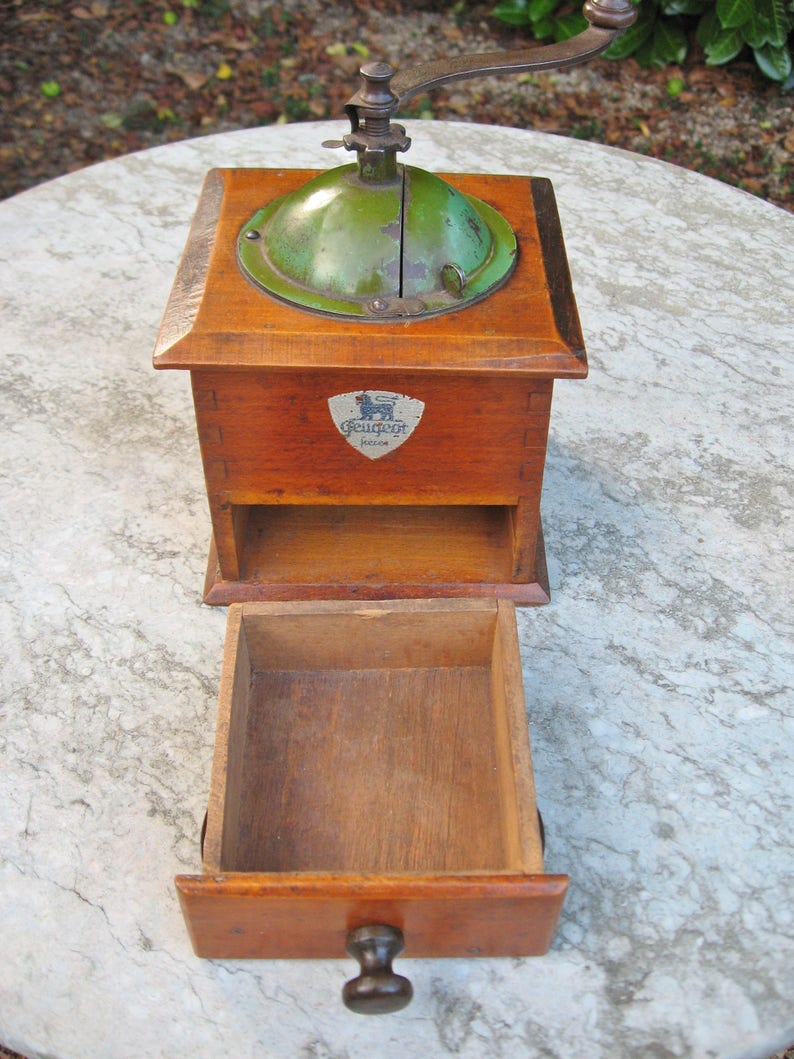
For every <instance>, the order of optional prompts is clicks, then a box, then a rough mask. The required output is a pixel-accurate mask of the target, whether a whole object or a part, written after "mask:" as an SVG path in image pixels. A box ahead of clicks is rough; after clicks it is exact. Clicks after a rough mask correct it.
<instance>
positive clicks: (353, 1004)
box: [342, 923, 414, 1015]
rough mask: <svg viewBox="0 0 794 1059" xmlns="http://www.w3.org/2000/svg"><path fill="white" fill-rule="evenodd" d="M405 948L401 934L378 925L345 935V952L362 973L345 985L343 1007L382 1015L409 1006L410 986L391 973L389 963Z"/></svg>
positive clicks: (395, 929) (394, 929)
mask: <svg viewBox="0 0 794 1059" xmlns="http://www.w3.org/2000/svg"><path fill="white" fill-rule="evenodd" d="M403 947H404V942H403V935H402V931H401V930H398V929H397V927H389V926H385V925H383V924H381V923H378V924H373V925H368V926H364V927H356V928H355V930H351V931H350V933H349V934H348V936H347V951H348V953H349V955H350V956H352V957H353V959H354V960H358V962H359V964H360V965H361V973H360V974H359V975H358V976H357V977H356V978H351V979H350V981H349V982H346V983H345V986H344V989H343V990H342V999H343V1000H344V1002H345V1006H346V1007H348V1008H349V1009H350V1010H351V1011H355V1012H357V1013H358V1014H359V1015H385V1014H388V1013H389V1012H392V1011H400V1010H402V1008H404V1007H405V1006H406V1005H407V1004H410V1002H411V997H412V996H413V995H414V990H413V986H412V985H411V983H410V982H409V981H408V979H407V978H404V977H403V976H402V975H401V974H395V973H394V971H393V970H392V966H391V965H392V960H393V959H394V958H395V956H398V955H399V954H400V953H401V952H402V950H403Z"/></svg>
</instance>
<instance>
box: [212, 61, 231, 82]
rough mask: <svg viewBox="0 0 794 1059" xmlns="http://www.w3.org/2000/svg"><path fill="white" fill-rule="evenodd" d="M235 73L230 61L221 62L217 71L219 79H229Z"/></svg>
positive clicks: (216, 74)
mask: <svg viewBox="0 0 794 1059" xmlns="http://www.w3.org/2000/svg"><path fill="white" fill-rule="evenodd" d="M233 74H234V70H232V68H231V66H229V64H228V63H221V64H220V66H219V67H218V69H217V70H216V71H215V76H216V78H217V79H218V80H219V81H228V80H229V78H230V77H232V76H233Z"/></svg>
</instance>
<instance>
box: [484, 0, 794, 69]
mask: <svg viewBox="0 0 794 1059" xmlns="http://www.w3.org/2000/svg"><path fill="white" fill-rule="evenodd" d="M633 2H634V3H635V4H636V5H637V7H638V8H639V11H638V17H637V21H636V22H635V23H634V25H633V26H630V27H629V29H627V30H626V32H625V33H623V34H622V36H620V37H618V39H617V40H616V41H615V42H614V44H612V46H611V47H610V48H609V49H608V50H607V52H606V54H607V56H608V57H609V58H611V59H624V58H626V57H627V56H629V55H632V56H634V58H635V59H636V60H637V62H638V63H639V64H640V65H641V66H656V67H659V68H661V67H663V66H666V65H668V64H669V63H673V64H675V63H680V62H683V60H684V59H685V58H686V55H687V52H688V51H689V45H690V41H691V39H692V36H693V34H694V37H695V39H697V41H698V43H699V44H700V46H701V47H702V49H703V53H704V55H705V59H706V63H707V64H708V65H710V66H720V65H722V64H723V63H728V62H730V61H731V60H732V59H735V58H737V56H739V55H741V54H745V53H748V52H749V53H751V54H752V55H753V56H754V58H755V61H756V64H757V65H758V68H759V69H760V70H761V72H762V73H763V74H764V75H765V76H766V77H769V78H771V79H772V80H773V81H778V82H779V83H780V84H782V85H783V87H784V88H794V72H792V71H793V70H794V61H793V57H794V0H633ZM493 13H494V15H496V17H497V18H500V19H501V20H502V21H503V22H508V23H510V25H513V26H526V27H528V28H529V29H530V30H531V31H532V33H533V35H534V36H535V37H536V38H537V39H538V40H546V39H553V40H557V41H559V40H566V39H567V38H568V37H571V36H573V35H574V34H575V33H579V32H580V31H581V30H582V29H584V27H585V26H586V24H587V23H586V22H585V20H584V18H583V17H582V15H580V14H579V12H578V9H576V8H574V7H572V6H571V4H570V3H568V2H566V0H498V2H497V4H496V6H495V7H494V9H493Z"/></svg>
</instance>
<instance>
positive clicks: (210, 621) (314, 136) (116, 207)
mask: <svg viewBox="0 0 794 1059" xmlns="http://www.w3.org/2000/svg"><path fill="white" fill-rule="evenodd" d="M340 128H341V124H340V123H329V124H315V125H298V126H285V127H272V128H267V129H258V130H250V131H245V132H237V133H230V134H224V135H220V136H211V137H207V138H206V139H201V140H194V141H189V142H184V143H179V144H174V145H170V146H167V147H160V148H157V149H154V150H151V151H147V152H144V153H142V154H138V155H132V156H128V157H125V158H121V159H117V160H114V161H111V162H106V163H103V164H101V165H97V166H95V167H93V168H90V169H87V170H83V171H81V172H78V173H74V174H71V175H69V176H65V177H62V178H60V179H58V180H55V181H53V182H51V183H49V184H45V185H43V186H41V187H38V188H35V189H33V190H32V191H29V192H26V193H24V194H22V195H19V196H17V197H16V198H13V199H10V200H8V201H6V202H3V203H2V204H0V220H1V221H2V231H3V233H4V235H3V247H2V254H3V276H2V286H1V287H0V289H2V301H1V302H0V304H1V306H2V307H1V308H0V314H1V317H0V318H1V319H2V328H1V329H0V342H1V343H2V357H3V361H2V363H3V371H2V380H1V389H2V429H3V442H2V450H1V455H2V466H3V477H2V482H1V485H0V488H2V504H1V505H0V519H2V531H1V534H0V540H2V547H0V552H1V553H2V577H3V593H2V596H3V602H2V609H1V610H0V614H1V615H2V617H1V618H0V621H1V623H2V624H1V625H0V629H1V630H2V635H1V636H0V642H1V643H2V654H3V664H2V677H1V678H0V679H1V680H2V718H3V719H2V745H3V767H2V770H0V799H1V803H2V806H3V808H2V812H1V813H0V833H1V837H0V849H1V850H2V863H1V864H0V918H1V921H2V923H3V929H2V938H3V949H2V956H3V958H2V960H1V961H0V982H1V983H2V986H1V987H0V1040H2V1041H3V1042H4V1043H6V1044H7V1045H9V1046H11V1047H13V1048H15V1049H17V1050H20V1051H22V1052H23V1053H25V1054H27V1055H34V1054H35V1055H39V1054H46V1055H47V1056H51V1057H56V1059H70V1057H72V1059H93V1057H97V1059H116V1057H134V1059H144V1057H154V1056H163V1057H168V1059H181V1057H185V1059H188V1057H190V1059H193V1057H195V1056H203V1055H206V1056H210V1055H231V1056H234V1057H235V1059H245V1057H252V1059H253V1057H257V1059H261V1057H263V1056H266V1057H271V1056H272V1057H281V1056H285V1057H297V1056H302V1057H322V1056H327V1057H331V1056H340V1057H341V1056H345V1057H347V1059H353V1057H356V1056H364V1055H377V1056H382V1057H388V1056H406V1055H410V1056H422V1057H425V1056H443V1055H456V1056H464V1057H466V1056H488V1057H491V1056H493V1057H501V1056H505V1057H510V1059H513V1057H515V1056H522V1057H538V1059H540V1057H544V1059H548V1057H551V1056H559V1057H565V1059H572V1057H578V1056H588V1059H601V1057H603V1059H615V1057H623V1056H637V1057H642V1059H647V1057H651V1056H658V1057H661V1056H676V1057H677V1056H693V1057H703V1059H706V1057H709V1059H711V1057H720V1059H723V1057H724V1059H728V1057H737V1059H738V1057H740V1056H741V1057H747V1059H750V1057H758V1059H765V1057H766V1056H768V1055H770V1054H771V1053H772V1052H773V1051H775V1050H776V1049H777V1048H779V1047H781V1046H783V1045H784V1044H786V1043H789V1042H791V1041H792V1040H794V1002H793V1001H792V997H794V941H793V940H792V939H793V937H794V902H792V894H794V852H793V851H792V840H791V836H792V833H794V817H793V816H792V795H793V794H794V779H793V778H792V777H793V775H794V770H792V768H791V745H792V738H793V737H794V720H793V719H792V713H793V712H794V710H793V700H794V694H792V683H794V681H792V673H793V672H794V664H793V662H792V639H791V605H792V598H793V597H794V592H793V591H792V575H791V569H792V566H791V545H792V529H791V509H792V505H791V482H792V477H791V426H790V424H791V417H790V412H791V394H792V392H793V391H794V356H792V345H793V344H794V342H793V339H792V318H794V304H792V282H791V281H792V276H791V260H792V240H793V238H794V217H791V216H789V215H787V214H786V213H784V212H782V211H780V210H778V209H776V208H774V207H772V206H769V205H767V204H766V203H763V202H760V201H758V200H756V199H754V198H752V197H750V196H749V195H746V194H744V193H742V192H739V191H736V190H734V189H731V188H728V187H726V186H723V185H721V184H718V183H715V182H713V181H711V180H708V179H706V178H704V177H700V176H698V175H696V174H692V173H689V172H686V171H684V170H681V169H677V168H674V167H672V166H668V165H665V164H663V163H660V162H656V161H652V160H648V159H645V158H642V157H638V156H634V155H631V154H627V153H623V152H620V151H617V150H614V149H609V148H604V147H600V146H595V145H592V144H588V143H581V142H577V141H573V140H564V139H559V138H555V137H550V136H545V135H538V134H532V133H526V132H522V131H517V130H512V129H497V128H489V127H482V126H476V125H462V124H460V125H457V124H435V123H432V122H414V123H412V124H411V125H410V128H409V132H410V133H411V135H412V136H413V139H414V146H413V148H412V151H411V156H410V161H411V163H412V164H414V165H419V166H422V167H424V168H428V169H436V170H445V171H447V172H454V171H477V172H489V171H490V172H496V173H532V174H535V175H543V176H549V177H551V179H552V181H553V183H554V186H555V190H556V193H557V197H558V201H559V206H560V213H561V216H562V222H563V228H564V232H565V238H566V244H567V249H568V254H569V258H570V261H571V268H572V273H573V279H574V289H575V291H576V295H577V299H578V303H579V309H580V314H581V317H582V324H583V328H584V333H585V337H586V341H587V345H588V353H589V359H590V366H591V373H590V378H589V379H588V380H587V381H586V382H584V383H581V382H571V383H566V382H561V383H558V385H557V387H556V398H555V405H554V409H553V411H552V431H551V437H550V442H549V457H548V465H547V471H546V478H545V484H544V524H545V529H546V547H547V553H548V556H549V565H550V579H551V588H552V602H551V604H550V605H549V606H547V607H543V608H527V609H523V610H521V611H520V612H519V634H520V642H521V648H522V659H523V663H524V676H525V684H526V697H527V708H528V716H529V721H530V731H531V735H532V740H533V756H534V763H535V778H536V783H537V789H538V796H539V804H540V806H541V809H542V812H543V816H544V819H545V822H546V828H547V834H548V842H547V851H546V867H547V871H549V872H565V873H567V874H569V875H570V877H571V889H570V893H569V896H568V899H567V902H566V905H565V907H564V910H563V915H562V919H561V923H560V927H559V930H558V932H557V935H556V938H555V941H554V943H553V946H552V950H551V952H550V953H549V954H548V955H547V956H545V957H542V958H539V959H522V960H476V959H472V960H460V961H458V960H408V959H404V960H401V961H400V963H402V968H403V971H404V973H407V974H408V975H409V977H410V978H411V979H412V980H413V983H414V987H415V993H416V996H415V999H414V1001H413V1003H412V1004H411V1006H409V1007H408V1008H407V1009H406V1010H405V1011H403V1012H402V1013H400V1014H398V1015H392V1016H382V1017H380V1018H375V1019H362V1018H361V1017H360V1016H356V1015H353V1014H350V1013H348V1012H347V1011H346V1010H345V1009H344V1008H343V1006H342V1004H341V1001H340V999H339V989H340V987H341V985H342V983H343V981H344V980H345V979H346V978H348V977H350V976H351V975H352V974H353V973H354V972H355V969H356V968H355V965H354V964H353V963H352V961H344V960H340V961H327V962H323V961H317V962H291V961H272V962H267V961H254V962H243V961H238V962H210V961H201V960H198V959H197V958H196V957H194V956H193V954H192V951H191V948H190V944H189V941H188V937H187V934H186V931H185V928H184V924H183V921H182V917H181V915H180V912H179V908H178V905H177V900H176V895H175V892H174V887H173V881H172V880H173V876H174V874H176V873H178V872H195V871H198V870H199V868H200V855H199V847H198V834H199V828H200V824H201V819H202V816H203V813H204V808H205V804H206V797H207V789H208V783H209V772H210V759H211V753H212V745H213V735H214V733H213V727H214V715H215V706H216V695H217V685H218V679H219V673H220V660H221V654H222V645H223V633H224V626H225V612H224V610H223V609H211V608H207V607H204V606H203V605H202V604H201V586H202V582H203V574H204V565H205V560H206V547H207V541H208V534H209V519H208V514H207V509H206V500H205V493H204V486H203V480H202V473H201V461H200V457H199V452H198V446H197V444H196V439H195V431H194V422H193V411H192V405H191V399H190V394H189V386H188V379H187V378H186V376H185V375H184V373H179V372H169V373H165V374H155V373H154V372H153V370H152V368H151V360H150V357H151V350H152V347H153V343H154V339H155V335H156V332H157V328H158V324H159V321H160V318H161V315H162V312H163V309H164V306H165V303H166V299H167V296H168V292H169V289H170V285H171V282H172V279H173V276H174V273H175V269H176V265H177V262H178V260H179V257H180V253H181V250H182V247H183V245H184V242H185V238H186V234H187V228H188V225H189V222H190V219H191V216H192V213H193V209H194V206H195V203H196V200H197V195H198V191H199V187H200V184H201V180H202V177H203V175H204V173H205V171H206V170H207V169H209V168H211V167H212V166H231V165H244V166H263V167H273V166H283V167H303V166H309V167H312V166H315V167H326V166H329V165H335V164H338V163H339V162H340V161H342V160H343V159H341V158H340V157H339V155H338V154H334V153H331V152H329V151H327V150H323V149H322V148H321V146H320V144H321V141H322V140H323V139H325V138H326V137H328V136H337V135H338V134H339V130H340ZM344 160H345V161H347V159H344ZM257 205H258V204H257Z"/></svg>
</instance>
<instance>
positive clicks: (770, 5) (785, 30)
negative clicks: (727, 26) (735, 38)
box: [745, 0, 794, 48]
mask: <svg viewBox="0 0 794 1059" xmlns="http://www.w3.org/2000/svg"><path fill="white" fill-rule="evenodd" d="M750 25H751V29H750V32H749V33H747V32H746V33H745V37H746V39H747V42H748V43H749V44H751V45H752V46H753V47H754V48H761V47H763V45H764V44H773V45H774V46H775V47H778V48H782V47H783V46H784V45H785V43H786V39H787V37H788V35H789V31H790V30H791V28H792V26H793V25H794V19H792V17H791V16H790V15H789V14H787V13H786V9H785V7H784V5H783V0H757V3H756V5H755V7H754V9H753V17H752V20H751V24H750Z"/></svg>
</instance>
